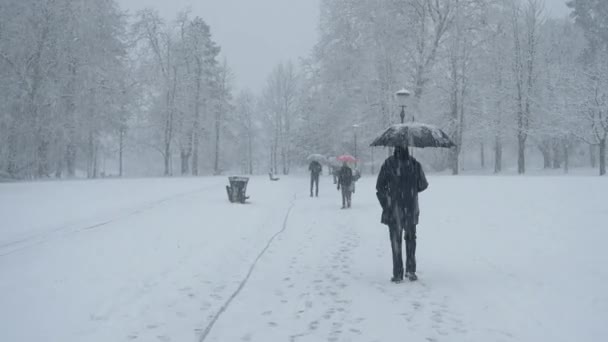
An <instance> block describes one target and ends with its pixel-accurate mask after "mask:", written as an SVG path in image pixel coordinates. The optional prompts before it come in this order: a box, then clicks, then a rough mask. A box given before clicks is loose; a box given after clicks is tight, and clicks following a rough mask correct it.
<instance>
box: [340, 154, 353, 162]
mask: <svg viewBox="0 0 608 342" xmlns="http://www.w3.org/2000/svg"><path fill="white" fill-rule="evenodd" d="M336 159H338V160H339V161H341V162H346V163H354V162H356V161H357V159H356V158H355V157H353V156H351V155H350V154H343V155H341V156H339V157H338V158H336Z"/></svg>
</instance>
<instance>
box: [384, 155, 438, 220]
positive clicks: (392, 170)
mask: <svg viewBox="0 0 608 342" xmlns="http://www.w3.org/2000/svg"><path fill="white" fill-rule="evenodd" d="M405 151H407V149H405ZM428 185H429V184H428V182H427V180H426V176H425V175H424V171H423V170H422V166H420V163H419V162H418V161H417V160H416V159H414V158H413V157H410V156H409V155H408V154H407V152H405V153H404V155H399V154H398V153H395V155H394V156H391V157H389V158H388V159H387V160H386V161H385V162H384V164H383V165H382V168H381V169H380V174H379V175H378V182H377V183H376V196H377V197H378V201H379V202H380V205H381V206H382V220H381V222H382V223H383V224H386V225H391V224H394V223H395V219H394V215H393V213H394V210H395V207H396V208H398V209H401V210H402V213H404V219H405V220H406V222H411V223H413V224H418V217H419V216H420V209H419V207H418V193H419V192H422V191H424V190H425V189H426V188H427V187H428Z"/></svg>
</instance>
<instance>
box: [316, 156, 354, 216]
mask: <svg viewBox="0 0 608 342" xmlns="http://www.w3.org/2000/svg"><path fill="white" fill-rule="evenodd" d="M308 170H309V171H310V197H319V178H320V176H321V174H322V173H323V167H322V166H321V163H319V162H318V161H314V160H313V161H312V162H311V163H310V165H309V166H308ZM330 170H331V172H332V175H333V177H334V184H337V186H338V191H341V194H342V209H349V208H350V207H351V205H352V195H353V193H354V192H355V182H356V181H357V180H358V179H359V178H360V177H361V173H360V172H359V170H356V169H355V171H354V172H353V169H351V168H350V166H349V165H348V163H346V162H344V163H343V164H342V167H339V168H338V167H332V168H331V169H330Z"/></svg>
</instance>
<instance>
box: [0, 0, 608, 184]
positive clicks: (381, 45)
mask: <svg viewBox="0 0 608 342" xmlns="http://www.w3.org/2000/svg"><path fill="white" fill-rule="evenodd" d="M569 6H570V7H571V8H572V15H571V18H570V19H566V18H564V19H552V18H547V17H546V16H545V13H544V10H543V3H542V1H541V0H499V1H490V0H442V1H435V0H382V1H367V0H322V1H321V6H320V9H321V16H320V22H319V33H320V35H319V39H318V42H317V44H316V46H315V47H314V49H313V51H312V53H311V54H310V55H309V56H306V57H305V58H302V59H301V60H300V61H299V63H298V64H296V65H294V64H293V63H291V62H286V63H281V64H279V65H277V66H276V67H275V68H274V70H272V72H271V73H270V75H269V76H268V81H267V84H266V85H265V87H263V89H257V90H256V92H252V91H248V90H243V91H241V92H239V93H238V94H237V95H236V96H234V97H233V87H232V85H233V79H232V75H231V73H230V70H229V67H228V65H227V62H226V61H225V59H224V60H223V61H222V60H221V58H220V48H219V46H218V45H217V44H216V43H215V42H214V41H213V39H212V36H211V32H210V31H211V30H210V28H209V27H208V26H207V25H206V24H205V22H204V21H203V20H202V19H201V18H191V16H190V15H189V13H187V12H184V13H181V14H179V15H178V16H177V18H176V19H174V20H171V21H166V20H164V19H162V18H161V17H160V16H159V15H158V14H157V13H156V12H154V11H152V10H145V11H142V12H139V13H137V14H136V15H135V16H130V17H128V16H126V15H124V13H121V12H120V11H119V10H118V9H117V7H116V4H115V3H114V2H113V1H112V0H96V1H93V0H78V1H72V0H70V1H68V0H25V1H23V0H7V1H4V2H3V3H2V4H0V16H1V18H0V19H1V20H0V77H1V78H0V90H1V91H0V97H2V98H1V99H0V172H2V173H3V174H6V175H8V176H9V177H50V176H57V177H61V176H67V177H73V176H77V175H78V174H79V172H82V174H84V175H86V176H88V177H96V176H98V174H99V173H101V172H106V173H112V174H117V175H123V169H124V167H123V164H127V167H126V168H127V169H128V170H129V172H128V173H129V174H131V175H135V174H142V175H146V174H152V175H153V174H164V175H172V174H176V173H180V174H184V175H185V174H192V175H199V174H203V173H205V174H208V173H215V174H219V173H221V172H222V171H223V170H226V169H235V170H236V169H239V170H240V171H241V172H246V173H259V172H265V171H266V170H268V169H270V170H271V171H272V172H283V173H285V174H286V173H289V172H290V171H291V170H292V168H293V167H294V166H298V165H302V164H303V163H304V161H305V158H306V156H307V155H308V154H309V153H324V154H328V155H338V154H341V153H345V152H348V153H353V154H357V153H358V154H359V155H358V157H360V158H361V159H362V160H363V161H364V162H365V163H366V165H365V167H368V166H369V167H370V168H371V171H372V172H374V168H375V167H376V166H377V162H378V161H380V160H381V159H382V158H379V157H377V156H376V157H375V156H374V150H373V149H369V148H363V147H364V146H366V145H367V143H369V141H371V139H372V138H373V137H374V136H375V135H376V134H378V132H380V131H381V130H383V129H384V128H385V127H386V126H387V125H389V124H391V123H394V122H396V121H397V120H398V108H397V106H396V103H395V98H394V92H395V90H397V89H399V88H402V87H404V86H405V87H407V88H409V89H410V90H411V91H412V94H413V96H412V97H411V102H410V104H409V106H408V108H407V113H408V120H410V119H415V120H419V121H424V122H428V123H434V124H437V125H439V126H441V127H443V128H444V129H445V130H446V131H448V132H449V133H450V134H451V136H452V138H453V139H454V141H455V142H456V143H457V145H458V147H457V148H455V149H453V150H450V151H440V150H431V151H417V152H416V153H417V157H418V158H419V159H420V160H422V161H423V162H424V163H425V164H426V165H427V166H428V167H430V168H433V169H435V170H443V169H451V170H452V172H453V173H454V174H456V173H459V172H460V170H461V169H462V168H463V167H464V166H465V165H466V166H467V167H473V165H475V167H490V164H491V163H492V164H493V165H492V166H493V167H492V168H493V170H494V171H495V172H497V173H498V172H502V171H503V169H504V168H507V167H510V166H516V170H517V171H518V172H519V173H524V172H526V170H527V168H528V166H529V165H528V164H530V162H532V163H536V164H537V165H540V166H544V167H545V168H560V167H563V168H564V169H565V170H566V171H567V170H568V168H569V167H570V165H571V164H575V165H583V164H587V165H588V164H590V165H591V166H593V167H598V166H599V170H600V174H605V172H606V166H605V160H606V138H607V136H608V33H607V32H608V22H607V20H608V19H607V18H608V3H606V2H602V1H595V0H576V1H574V0H573V1H571V2H570V3H569ZM356 137H358V138H359V139H358V141H359V143H360V145H362V146H360V147H359V149H357V146H356V144H357V139H356ZM489 151H491V153H488V152H489ZM378 152H379V151H376V153H378ZM583 158H585V160H584V159H583ZM477 165H479V166H477ZM108 170H112V171H108ZM113 170H116V171H113Z"/></svg>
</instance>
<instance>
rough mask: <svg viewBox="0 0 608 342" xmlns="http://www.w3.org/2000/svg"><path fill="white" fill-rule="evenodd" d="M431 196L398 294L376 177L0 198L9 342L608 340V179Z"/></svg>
mask: <svg viewBox="0 0 608 342" xmlns="http://www.w3.org/2000/svg"><path fill="white" fill-rule="evenodd" d="M430 182H431V187H430V188H429V190H428V192H426V193H424V194H423V195H421V208H422V219H421V224H420V226H419V230H418V244H419V247H418V264H419V265H418V268H419V272H418V274H419V276H420V281H418V282H416V283H403V284H399V285H394V284H391V283H390V282H389V281H388V279H389V278H390V275H391V274H390V272H391V271H390V270H391V262H390V246H389V243H388V232H387V229H386V227H384V226H382V225H380V224H379V223H378V222H379V215H380V212H379V208H378V205H377V203H376V200H375V193H374V189H373V186H374V180H373V179H372V178H364V179H362V181H361V182H360V183H359V184H358V187H357V193H356V194H355V197H354V204H353V209H351V210H339V204H340V203H339V200H340V199H339V195H338V192H337V191H335V189H334V188H333V184H331V179H329V178H323V179H322V184H321V186H322V188H321V197H320V198H318V199H316V198H315V199H311V198H309V197H308V196H307V186H308V184H307V180H306V179H305V178H298V177H293V178H286V179H282V180H281V181H280V182H269V181H267V178H266V179H265V178H254V179H253V180H252V182H251V184H250V188H249V193H250V194H251V196H252V203H251V204H248V205H242V206H241V205H231V204H229V203H227V201H226V200H225V196H226V195H225V190H224V189H223V187H224V185H225V181H224V179H223V178H203V179H177V180H107V181H98V182H57V183H55V182H49V183H34V184H6V185H0V217H2V218H3V219H2V221H1V222H2V224H1V227H0V303H1V305H0V341H41V340H44V341H61V342H71V341H94V342H97V341H99V342H102V341H103V342H107V341H203V340H204V341H395V340H396V338H402V339H404V340H405V339H408V340H410V341H572V340H582V341H603V340H605V339H606V338H608V327H607V326H606V325H605V321H606V319H608V294H607V293H606V291H605V284H606V283H607V282H608V268H607V267H606V266H605V265H607V264H608V251H607V250H606V249H605V247H604V245H605V241H606V239H607V238H608V230H607V229H606V227H607V226H608V223H607V222H608V205H607V203H606V195H605V194H606V193H608V183H606V182H605V180H604V179H598V178H585V177H565V178H563V177H549V178H541V177H529V178H519V177H457V178H452V177H430ZM116 194H118V196H117V195H116Z"/></svg>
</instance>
